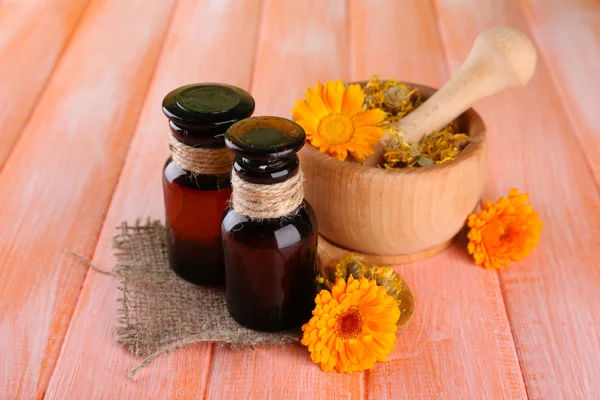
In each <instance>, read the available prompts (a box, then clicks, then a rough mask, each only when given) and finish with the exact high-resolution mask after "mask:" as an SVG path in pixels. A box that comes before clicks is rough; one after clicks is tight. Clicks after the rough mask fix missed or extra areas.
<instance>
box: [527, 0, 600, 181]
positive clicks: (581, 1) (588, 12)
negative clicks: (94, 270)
mask: <svg viewBox="0 0 600 400" xmlns="http://www.w3.org/2000/svg"><path fill="white" fill-rule="evenodd" d="M525 3H526V4H524V10H525V12H526V13H527V15H528V16H529V17H530V18H531V22H532V25H533V26H532V30H533V32H532V34H533V35H535V38H536V39H537V44H538V46H539V50H540V51H541V54H540V55H541V56H542V57H543V58H544V60H545V61H546V64H547V65H548V68H549V70H550V73H551V75H552V77H553V78H554V84H555V85H556V87H557V89H558V91H559V93H560V97H561V100H562V104H563V106H564V107H565V109H566V110H567V113H568V115H569V117H570V120H571V122H572V123H573V125H574V127H573V128H572V129H571V130H570V131H571V132H572V134H573V136H575V137H577V139H578V140H579V141H580V142H581V144H582V147H583V150H584V152H585V155H586V157H587V161H588V167H589V168H591V170H592V173H593V174H594V177H595V178H596V182H597V183H599V184H600V113H598V107H597V104H598V93H600V81H599V80H598V71H600V3H599V2H595V1H589V0H573V1H569V2H566V1H561V0H544V1H540V0H529V1H528V2H525Z"/></svg>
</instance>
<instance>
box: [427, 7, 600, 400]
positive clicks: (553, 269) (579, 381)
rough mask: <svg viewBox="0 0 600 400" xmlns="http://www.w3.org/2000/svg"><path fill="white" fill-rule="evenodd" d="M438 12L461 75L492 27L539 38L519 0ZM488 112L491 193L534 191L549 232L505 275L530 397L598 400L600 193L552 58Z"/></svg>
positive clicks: (487, 106) (488, 105) (489, 104)
mask: <svg viewBox="0 0 600 400" xmlns="http://www.w3.org/2000/svg"><path fill="white" fill-rule="evenodd" d="M544 4H546V3H544ZM438 12H439V15H440V22H441V28H442V32H443V37H444V40H445V43H446V45H447V47H446V51H447V54H448V57H449V60H450V61H451V63H450V64H451V65H452V67H453V69H454V68H456V66H457V61H458V60H462V59H463V58H464V57H465V56H466V54H467V53H468V51H469V47H470V43H471V42H472V41H473V40H474V38H475V36H476V35H477V34H478V33H479V32H481V31H482V30H484V29H486V28H489V27H491V26H494V25H499V24H509V25H513V26H515V27H517V28H519V29H522V30H523V31H524V32H526V33H527V34H529V35H531V32H530V30H529V27H528V24H527V20H526V19H525V17H524V15H523V13H522V10H521V9H520V7H519V4H518V3H517V2H495V1H483V0H481V1H478V0H470V1H461V2H455V1H439V2H438ZM464 21H471V23H470V24H465V23H464ZM457 26H460V28H461V29H456V27H457ZM590 57H592V58H593V57H598V55H597V54H593V53H592V54H590ZM571 73H577V70H576V69H575V70H573V71H572V72H571ZM478 109H479V111H480V112H481V114H482V116H483V119H484V121H485V123H486V124H487V126H488V128H489V132H490V135H489V146H490V153H489V154H490V170H489V174H490V176H491V178H492V180H493V181H494V182H495V185H493V186H492V185H490V186H488V188H487V191H486V196H485V197H486V198H489V199H492V200H495V199H497V198H498V197H499V196H504V195H506V194H507V193H508V191H509V189H510V188H512V187H517V188H519V189H520V190H522V191H524V192H527V193H529V194H530V201H531V203H532V204H533V206H534V207H535V209H536V210H538V211H539V212H540V216H541V218H542V219H543V221H544V225H545V227H546V229H545V231H544V232H542V239H541V242H540V245H539V247H538V249H536V250H535V251H534V252H533V253H532V254H531V255H530V257H529V258H527V259H526V260H524V261H522V262H520V263H516V264H514V265H511V266H509V267H506V268H505V269H503V270H502V271H501V273H500V282H501V285H502V288H503V293H504V296H505V303H506V307H507V311H508V315H509V319H510V322H511V326H512V331H513V334H514V338H515V343H516V345H517V352H518V355H519V358H520V364H521V367H522V370H523V376H524V379H525V384H526V388H527V394H528V396H529V398H531V399H555V398H565V399H593V398H598V397H600V379H599V378H600V372H599V371H598V368H597V365H598V362H599V361H600V340H599V338H598V334H597V331H598V326H600V297H599V296H598V286H599V285H600V269H599V268H598V266H599V264H598V260H597V257H598V256H597V253H598V248H600V241H599V239H598V237H599V236H598V234H599V233H600V229H599V228H600V212H599V208H598V205H599V204H600V196H599V193H598V190H597V188H596V186H595V182H594V179H593V175H592V173H591V172H590V170H589V169H588V167H587V165H586V161H585V156H584V154H583V150H582V148H581V147H580V144H579V143H578V142H577V141H576V140H573V133H572V126H571V124H570V123H569V121H568V119H567V116H566V114H565V111H564V108H563V107H562V102H561V99H560V95H559V93H558V92H557V91H556V87H555V86H554V85H553V81H552V79H551V76H550V72H549V70H548V66H547V64H546V62H545V60H544V59H543V57H542V58H541V59H540V60H539V64H538V68H537V71H536V75H535V76H534V77H533V79H532V81H531V82H530V83H529V84H528V86H527V87H526V88H522V89H518V90H517V89H515V90H511V91H510V92H506V93H504V94H500V95H497V96H495V97H494V98H490V99H488V100H486V101H484V102H482V103H481V104H480V105H479V106H478Z"/></svg>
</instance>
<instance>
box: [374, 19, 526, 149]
mask: <svg viewBox="0 0 600 400" xmlns="http://www.w3.org/2000/svg"><path fill="white" fill-rule="evenodd" d="M536 63H537V52H536V50H535V47H534V45H533V43H532V42H531V40H530V39H529V38H528V37H527V35H525V34H524V33H523V32H521V31H520V30H518V29H516V28H513V27H510V26H496V27H494V28H491V29H488V30H486V31H484V32H482V33H481V34H479V36H477V38H476V39H475V43H474V44H473V47H472V49H471V52H470V53H469V56H468V57H467V59H466V60H465V62H464V63H463V65H462V66H461V67H460V68H459V69H458V71H456V73H455V74H454V75H453V76H452V78H451V79H450V80H449V81H448V82H447V83H446V84H445V85H444V86H443V87H442V88H441V89H440V90H438V91H437V92H436V93H435V94H434V95H433V96H431V97H430V98H429V99H427V100H426V101H425V102H424V103H423V104H421V105H420V106H419V107H418V108H416V109H415V110H414V111H413V112H411V113H410V114H408V115H407V116H406V117H405V118H403V119H401V120H399V121H398V125H397V126H398V127H399V128H400V129H401V131H402V132H403V134H404V139H405V141H407V142H409V143H410V142H416V141H419V140H421V138H422V137H423V135H424V134H427V133H431V132H434V131H437V130H440V129H442V128H443V127H444V126H446V125H447V124H448V123H450V122H451V121H452V120H453V119H455V118H456V117H458V116H459V115H460V114H462V113H463V112H465V111H466V110H467V109H469V108H471V107H472V106H473V105H474V104H475V103H477V102H478V101H479V100H482V99H484V98H486V97H488V96H491V95H493V94H496V93H499V92H501V91H503V90H505V89H508V88H511V87H518V86H523V85H525V84H526V83H527V82H528V81H529V79H531V77H532V76H533V73H534V72H535V67H536ZM385 139H387V138H384V139H382V144H384V143H385Z"/></svg>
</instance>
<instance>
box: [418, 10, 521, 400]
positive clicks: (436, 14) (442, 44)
mask: <svg viewBox="0 0 600 400" xmlns="http://www.w3.org/2000/svg"><path fill="white" fill-rule="evenodd" d="M430 2H431V11H432V13H433V17H434V20H435V30H436V34H437V37H438V40H439V42H440V47H441V49H442V55H443V57H444V58H443V61H444V64H445V69H446V73H447V77H450V76H451V74H452V70H451V66H450V58H449V55H448V52H447V50H446V47H447V45H446V41H445V39H444V34H443V32H442V27H441V21H440V14H439V11H438V7H437V2H436V0H430ZM481 202H482V199H480V203H481ZM495 275H496V282H497V285H498V289H499V290H500V295H501V297H502V305H503V306H504V307H503V308H504V315H505V318H506V321H507V322H508V327H509V329H510V335H511V339H512V347H513V352H514V353H513V354H514V355H515V356H516V359H517V363H518V364H517V365H518V366H519V372H520V373H521V383H522V386H523V388H524V389H525V395H526V396H527V398H530V396H529V393H528V392H527V385H526V383H525V375H524V371H523V366H522V364H521V359H520V357H519V352H518V351H517V346H516V342H515V332H514V328H513V324H512V321H511V319H510V316H509V313H508V309H507V307H506V295H505V290H504V287H503V285H502V281H501V277H500V274H499V272H497V271H496V273H495Z"/></svg>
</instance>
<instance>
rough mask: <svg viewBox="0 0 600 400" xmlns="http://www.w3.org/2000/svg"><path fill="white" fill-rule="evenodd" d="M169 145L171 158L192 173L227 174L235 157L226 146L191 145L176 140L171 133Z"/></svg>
mask: <svg viewBox="0 0 600 400" xmlns="http://www.w3.org/2000/svg"><path fill="white" fill-rule="evenodd" d="M169 147H170V148H171V154H172V157H173V160H174V161H175V162H176V163H177V164H179V165H180V166H181V168H183V169H185V170H186V171H189V172H191V173H193V174H201V175H225V174H228V173H229V172H230V171H231V167H232V165H233V159H234V158H235V156H234V154H233V153H232V152H231V151H229V149H227V148H226V147H223V148H219V149H206V148H198V147H192V146H189V145H187V144H185V143H182V142H180V141H179V140H177V138H176V137H175V135H173V133H171V134H170V135H169Z"/></svg>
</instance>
